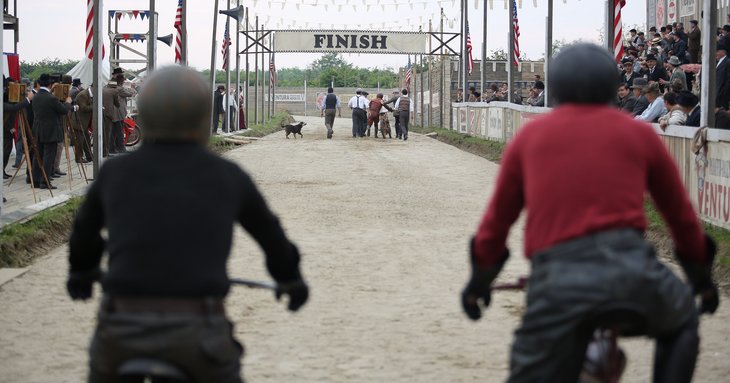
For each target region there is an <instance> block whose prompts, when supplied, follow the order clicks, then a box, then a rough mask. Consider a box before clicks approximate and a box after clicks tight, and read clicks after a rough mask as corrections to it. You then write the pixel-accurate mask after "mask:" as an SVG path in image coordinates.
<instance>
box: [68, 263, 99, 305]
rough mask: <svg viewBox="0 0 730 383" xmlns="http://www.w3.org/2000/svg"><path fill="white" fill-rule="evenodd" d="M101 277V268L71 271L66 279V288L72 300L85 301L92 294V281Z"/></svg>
mask: <svg viewBox="0 0 730 383" xmlns="http://www.w3.org/2000/svg"><path fill="white" fill-rule="evenodd" d="M100 279H101V270H99V268H98V267H97V268H96V269H93V270H87V271H72V272H70V273H69V275H68V281H66V290H67V291H68V295H69V296H70V297H71V299H73V300H75V301H76V300H82V301H85V300H87V299H89V298H91V296H92V292H93V287H94V282H96V281H98V280H100Z"/></svg>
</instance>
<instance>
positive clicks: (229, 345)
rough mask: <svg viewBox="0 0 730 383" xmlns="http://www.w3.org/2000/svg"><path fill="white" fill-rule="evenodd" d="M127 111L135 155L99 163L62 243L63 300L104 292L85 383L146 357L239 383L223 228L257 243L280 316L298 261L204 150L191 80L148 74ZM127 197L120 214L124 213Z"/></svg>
mask: <svg viewBox="0 0 730 383" xmlns="http://www.w3.org/2000/svg"><path fill="white" fill-rule="evenodd" d="M56 102H57V101H56ZM138 105H139V118H140V120H141V121H142V123H143V124H144V126H145V144H144V145H143V146H142V147H141V148H140V149H139V150H136V151H134V152H132V153H131V154H129V155H126V156H120V157H117V158H113V159H110V160H108V161H107V162H105V164H104V166H103V167H102V169H101V173H100V174H99V176H98V178H97V180H96V181H95V182H94V183H93V184H92V185H91V187H90V188H89V191H88V194H87V196H86V199H85V200H84V203H83V204H82V206H81V208H80V209H79V211H78V214H77V216H76V219H75V221H74V225H73V231H72V233H71V238H70V240H69V250H70V251H69V263H70V273H69V277H68V281H67V284H66V286H67V290H68V293H69V295H70V296H71V298H72V299H74V300H86V299H89V298H90V297H91V296H92V287H93V284H94V282H95V281H97V280H99V279H101V281H102V286H103V290H104V296H103V298H102V300H101V306H100V309H99V315H98V320H97V322H98V323H97V327H96V331H95V334H94V337H93V340H92V342H91V348H90V350H89V356H90V362H89V365H90V372H89V379H88V381H89V382H91V383H97V382H104V383H115V382H122V381H124V382H126V381H128V380H123V379H121V378H120V377H118V376H117V370H118V369H119V367H120V365H122V364H123V363H124V362H126V361H128V360H129V359H132V358H139V357H146V358H157V359H159V360H161V361H164V362H165V363H168V364H172V365H175V366H177V367H179V368H180V369H181V370H183V371H185V373H186V374H187V375H189V379H190V381H193V382H217V383H240V382H241V381H242V380H241V376H240V369H241V360H240V359H241V356H242V354H243V347H242V346H241V344H240V343H238V341H236V339H235V338H234V337H233V333H234V332H233V325H232V323H231V322H230V321H229V320H228V318H227V317H226V314H225V307H224V302H223V300H224V298H225V296H226V295H227V294H228V290H229V288H230V282H229V280H228V276H227V269H226V265H227V261H228V256H229V252H230V249H231V242H232V236H233V225H234V223H235V222H238V223H240V224H241V225H242V226H243V228H244V229H246V230H247V231H248V233H249V234H250V235H251V236H252V237H253V238H254V239H255V240H256V241H257V242H258V244H259V245H260V247H261V249H262V250H263V252H264V254H265V255H266V266H267V269H268V271H269V273H270V274H271V276H272V277H273V278H274V279H275V280H276V281H277V284H278V286H279V287H278V289H277V298H279V297H280V296H281V295H288V296H289V305H288V308H289V310H291V311H297V310H298V309H299V308H300V307H301V306H302V305H304V303H305V302H306V301H307V297H308V296H309V290H308V288H307V285H306V284H305V283H304V281H303V279H302V275H301V273H300V270H299V258H300V256H299V251H298V250H297V247H296V246H295V245H294V243H292V242H291V241H290V240H289V239H288V238H287V236H286V234H285V233H284V230H283V228H282V226H281V224H280V223H279V220H278V218H277V217H276V216H275V215H274V214H273V213H272V211H271V210H270V209H269V207H268V206H267V204H266V202H265V200H264V198H263V196H262V195H261V193H260V192H259V190H258V188H257V187H256V185H255V184H254V182H253V180H252V179H251V177H250V176H249V175H247V174H246V173H245V172H244V171H243V170H241V169H240V168H239V167H238V166H236V165H235V164H233V163H231V162H229V161H227V160H225V159H223V158H221V157H219V156H217V155H215V154H213V153H211V152H210V151H208V149H207V148H206V146H207V142H208V139H209V136H210V117H211V115H210V113H211V108H212V105H211V103H210V93H209V90H208V85H206V83H205V82H204V81H203V79H202V77H201V76H200V75H199V74H198V73H197V72H195V71H193V70H191V69H188V68H185V67H178V66H175V67H167V68H162V69H159V70H156V71H155V72H154V73H153V74H152V76H151V77H150V78H149V81H148V82H147V85H146V86H145V87H144V89H143V90H142V92H141V94H140V95H139V98H138ZM54 144H55V143H54ZM130 195H135V198H136V203H134V204H131V205H130V204H127V203H124V201H126V200H128V199H129V196H130ZM210 201H215V203H211V202H210ZM104 228H106V229H107V232H108V235H107V239H106V240H105V239H104V238H103V237H102V229H104ZM104 252H108V254H109V262H108V265H109V266H108V270H107V271H106V274H105V275H103V276H102V273H101V270H100V263H101V260H102V255H103V253H104Z"/></svg>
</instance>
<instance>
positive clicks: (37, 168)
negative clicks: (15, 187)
mask: <svg viewBox="0 0 730 383" xmlns="http://www.w3.org/2000/svg"><path fill="white" fill-rule="evenodd" d="M53 81H57V80H53ZM38 84H39V85H40V86H41V88H40V90H39V91H38V93H37V94H36V95H35V98H34V99H33V115H34V118H33V136H34V137H35V140H36V143H37V145H38V153H39V154H40V156H41V158H34V161H33V178H34V185H35V186H36V187H39V188H41V189H56V187H55V186H53V185H52V184H51V183H50V177H51V175H52V174H53V173H52V172H53V162H54V160H55V159H56V151H57V149H58V143H59V142H62V141H63V125H62V124H61V117H63V116H64V115H66V114H67V113H69V112H74V111H76V109H77V107H74V106H72V105H71V97H66V100H64V101H65V102H61V101H60V100H59V99H58V98H56V96H54V95H53V94H52V93H51V89H52V88H53V85H55V83H52V80H51V76H50V75H48V74H47V73H44V74H42V75H41V76H40V78H39V79H38ZM41 164H43V170H45V174H46V176H47V177H49V178H48V181H49V182H46V180H45V179H44V177H43V173H42V172H41Z"/></svg>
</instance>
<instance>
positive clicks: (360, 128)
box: [352, 109, 368, 137]
mask: <svg viewBox="0 0 730 383" xmlns="http://www.w3.org/2000/svg"><path fill="white" fill-rule="evenodd" d="M367 123H368V116H367V114H366V113H365V111H364V110H363V109H353V111H352V136H353V137H365V129H366V128H367Z"/></svg>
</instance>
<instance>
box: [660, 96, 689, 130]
mask: <svg viewBox="0 0 730 383" xmlns="http://www.w3.org/2000/svg"><path fill="white" fill-rule="evenodd" d="M664 107H665V108H666V109H667V110H668V112H667V114H665V115H663V116H661V117H659V126H660V127H661V128H662V130H664V129H666V128H667V126H669V125H684V123H685V122H686V121H687V115H686V114H685V113H684V111H683V110H682V107H681V106H679V105H677V95H676V94H675V93H671V92H669V93H667V94H665V95H664Z"/></svg>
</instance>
